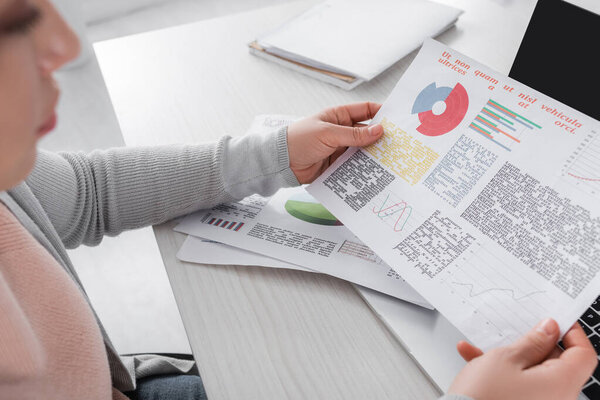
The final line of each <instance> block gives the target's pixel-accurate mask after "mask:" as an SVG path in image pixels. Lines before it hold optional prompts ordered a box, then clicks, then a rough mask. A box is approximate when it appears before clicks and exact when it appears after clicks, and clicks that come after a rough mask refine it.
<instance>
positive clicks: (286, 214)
mask: <svg viewBox="0 0 600 400" xmlns="http://www.w3.org/2000/svg"><path fill="white" fill-rule="evenodd" d="M295 119H296V118H294V117H290V116H285V115H272V116H269V115H263V116H258V117H257V118H256V119H255V121H254V123H253V124H252V126H251V127H250V129H249V130H248V132H247V134H261V133H265V132H269V131H272V130H273V129H277V128H278V127H279V126H283V125H287V124H289V123H290V122H291V121H293V120H295ZM175 230H176V231H178V232H182V233H187V234H189V235H191V236H190V237H189V238H188V239H187V240H186V242H185V244H184V246H183V247H182V248H181V249H180V251H179V253H178V255H177V256H178V258H179V259H181V260H183V261H188V262H199V263H206V264H224V265H227V264H236V265H259V266H266V267H279V268H291V269H302V270H308V271H313V272H321V273H325V274H329V275H332V276H336V277H338V278H341V279H345V280H347V281H349V282H352V283H356V284H358V285H361V286H365V287H368V288H371V289H374V290H376V291H378V292H381V293H385V294H387V295H390V296H393V297H396V298H399V299H403V300H406V301H409V302H411V303H414V304H418V305H421V306H423V307H427V308H431V306H430V305H429V303H427V302H426V301H425V300H424V299H423V298H422V297H421V296H420V295H419V294H418V293H417V292H415V291H414V290H413V289H412V288H411V287H410V286H409V285H408V284H406V282H404V280H403V279H402V278H401V277H400V276H399V275H398V274H397V273H396V272H394V270H393V269H392V268H390V267H389V266H388V265H387V264H386V263H384V262H383V261H382V260H381V258H379V257H378V256H377V255H376V254H375V253H374V252H373V251H372V250H371V249H369V248H368V247H367V246H365V245H364V244H363V243H362V242H361V241H360V240H359V239H358V238H357V237H356V236H355V235H354V234H353V233H352V232H350V231H349V230H348V229H347V228H346V227H345V226H344V225H343V224H342V223H341V222H340V221H338V220H337V219H336V218H335V217H334V216H333V215H331V213H329V212H328V211H327V210H326V209H325V208H324V207H323V206H322V205H321V204H319V203H318V202H317V201H316V200H315V199H314V198H312V196H310V195H309V194H308V193H307V192H306V190H305V189H304V187H296V188H287V189H281V190H279V191H278V192H277V193H276V194H275V195H273V196H272V197H269V198H265V197H262V196H259V195H252V196H249V197H247V198H245V199H244V200H242V201H240V202H237V203H229V204H222V205H219V206H217V207H215V208H213V209H210V210H202V211H198V212H196V213H193V214H191V215H189V216H188V217H186V218H185V219H184V220H183V221H182V222H181V223H180V224H179V225H177V226H176V227H175ZM201 238H205V239H210V241H207V240H202V239H201ZM267 255H268V256H267Z"/></svg>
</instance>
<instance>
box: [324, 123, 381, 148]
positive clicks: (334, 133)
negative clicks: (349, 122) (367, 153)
mask: <svg viewBox="0 0 600 400" xmlns="http://www.w3.org/2000/svg"><path fill="white" fill-rule="evenodd" d="M381 135H383V127H382V126H381V125H379V124H377V125H371V126H339V125H330V129H328V131H327V133H326V134H325V136H324V137H323V141H324V142H325V143H326V144H327V145H328V146H330V147H351V146H357V147H362V146H367V145H370V144H371V143H374V142H376V141H377V139H379V138H380V137H381Z"/></svg>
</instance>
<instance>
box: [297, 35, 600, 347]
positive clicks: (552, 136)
mask: <svg viewBox="0 0 600 400" xmlns="http://www.w3.org/2000/svg"><path fill="white" fill-rule="evenodd" d="M558 78H559V77H557V79H558ZM582 90H583V88H582ZM373 121H374V122H375V123H381V124H382V125H383V126H384V129H385V135H384V137H383V138H382V139H380V140H379V141H378V142H377V143H375V144H373V145H371V146H369V147H366V148H364V149H350V150H349V151H347V152H346V153H345V154H344V155H343V156H342V157H340V158H339V159H338V160H336V162H335V163H334V164H333V165H332V166H331V167H330V168H329V169H328V170H327V171H326V172H325V173H324V174H323V175H322V176H321V177H319V178H318V179H317V180H316V181H315V182H314V183H313V184H312V185H310V186H309V187H308V188H307V190H308V192H310V193H311V194H312V195H313V196H314V197H315V198H317V199H318V200H320V201H321V203H322V204H324V205H325V206H326V207H327V208H328V209H329V210H330V211H331V212H332V213H333V214H334V215H335V216H336V217H337V218H339V219H340V220H341V221H342V222H343V223H344V224H345V225H346V226H347V227H348V228H349V229H350V230H351V231H352V232H353V233H355V234H356V235H357V236H358V237H359V238H360V239H361V240H362V241H363V242H364V243H365V244H366V245H368V246H369V247H370V248H371V249H373V250H374V251H375V252H376V253H377V255H378V256H380V257H381V258H382V259H383V260H384V261H386V262H387V263H388V264H389V265H390V266H392V267H393V268H394V269H395V270H396V271H397V272H398V273H399V274H400V275H402V277H403V278H404V279H406V281H407V282H408V283H410V284H411V286H413V287H414V288H415V289H417V291H418V292H419V293H420V294H421V295H423V297H425V299H427V301H429V302H430V303H431V304H432V305H433V306H434V307H435V308H436V309H438V310H439V311H440V312H442V313H443V314H444V315H445V316H446V317H447V318H448V319H449V320H450V321H451V322H452V323H454V324H455V325H456V326H457V327H458V328H459V329H460V330H461V331H462V332H463V333H464V334H465V335H466V336H467V337H468V338H469V339H470V340H472V341H473V342H474V343H475V344H476V345H478V346H480V347H482V348H484V349H489V348H491V347H494V346H498V345H504V344H507V343H509V342H511V341H513V340H514V339H516V338H517V337H519V336H520V335H521V334H523V333H524V332H526V331H527V330H529V329H530V328H531V327H532V326H534V325H535V324H536V323H537V322H538V321H539V320H541V319H542V318H545V317H553V318H555V319H556V320H557V322H558V323H559V325H560V327H561V329H562V332H563V333H564V332H565V330H566V329H568V328H569V327H570V326H571V325H572V324H573V323H574V322H575V321H576V320H577V318H578V317H579V316H580V315H581V313H583V312H584V311H585V309H586V308H587V307H588V306H589V304H591V303H592V302H593V301H594V300H595V298H596V297H597V296H598V294H599V292H600V277H599V276H598V275H599V274H598V271H599V270H600V137H599V135H598V132H599V130H598V129H599V123H598V121H595V120H593V119H591V118H589V117H586V116H585V115H583V114H581V113H579V112H577V111H575V110H573V109H572V108H569V107H567V106H565V105H564V104H561V103H559V102H557V101H555V100H552V99H550V98H548V97H546V96H544V95H543V94H541V93H539V92H537V91H535V90H533V89H530V88H528V87H526V86H524V85H522V84H519V83H518V82H516V81H514V80H512V79H510V78H507V77H506V76H503V75H502V74H500V73H498V72H495V71H493V70H491V69H489V68H486V67H485V66H483V65H481V64H479V63H477V62H476V61H474V60H472V59H470V58H468V57H466V56H464V55H462V54H460V53H458V52H456V51H454V50H452V49H450V48H447V47H446V46H444V45H442V44H440V43H438V42H436V41H433V40H429V41H427V42H426V43H425V45H424V46H423V48H422V49H421V51H420V53H419V54H418V55H417V57H416V59H415V60H414V61H413V63H412V65H411V66H410V68H409V69H408V70H407V71H406V73H405V74H404V76H403V77H402V79H401V80H400V81H399V82H398V84H397V86H396V87H395V89H394V90H393V92H392V93H391V95H390V96H389V98H388V99H387V101H386V102H385V104H384V105H383V107H382V108H381V110H380V111H379V113H378V114H377V115H376V117H375V118H374V119H373Z"/></svg>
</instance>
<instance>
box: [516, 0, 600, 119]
mask: <svg viewBox="0 0 600 400" xmlns="http://www.w3.org/2000/svg"><path fill="white" fill-rule="evenodd" d="M599 48H600V16H599V15H597V14H594V13H593V12H591V11H587V10H585V9H583V8H580V7H578V6H576V5H573V4H571V3H569V2H566V1H563V0H538V3H537V5H536V7H535V10H534V12H533V15H532V17H531V20H530V21H529V25H528V27H527V31H526V32H525V36H524V37H523V41H522V42H521V46H520V47H519V51H518V52H517V56H516V58H515V61H514V63H513V66H512V68H511V70H510V74H509V76H510V77H511V78H513V79H516V80H517V81H519V82H521V83H524V84H526V85H527V86H530V87H532V88H534V89H536V90H538V91H540V92H542V93H544V94H546V95H548V96H550V97H552V98H554V99H556V100H559V101H561V102H562V103H565V104H567V105H568V106H571V107H573V108H575V109H576V110H578V111H581V112H582V113H584V114H587V115H589V116H590V117H592V118H594V119H596V120H600V61H599V58H600V56H599V54H598V49H599Z"/></svg>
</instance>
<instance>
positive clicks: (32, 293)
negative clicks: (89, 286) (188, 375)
mask: <svg viewBox="0 0 600 400" xmlns="http://www.w3.org/2000/svg"><path fill="white" fill-rule="evenodd" d="M0 399H2V400H4V399H48V400H50V399H62V400H70V399H73V400H75V399H77V400H80V399H90V400H91V399H103V400H108V399H126V397H125V396H124V395H122V394H121V393H120V392H118V391H117V390H113V388H112V387H111V378H110V370H109V367H108V359H107V356H106V351H105V348H104V342H103V340H102V334H101V333H100V329H99V327H98V324H97V323H96V320H95V319H94V315H93V313H92V311H91V309H90V307H89V306H88V304H87V303H86V301H85V300H84V298H83V297H82V294H81V292H80V290H79V289H78V287H77V286H76V285H75V283H74V282H73V281H72V280H71V278H70V277H69V276H68V274H67V273H66V271H65V270H64V269H63V268H62V267H61V266H60V265H59V264H58V262H57V261H56V260H55V259H54V258H53V257H52V256H51V255H50V253H48V252H47V251H46V250H45V249H44V247H43V246H42V245H40V244H39V243H38V242H37V241H36V240H35V239H34V238H33V237H32V236H31V235H30V234H29V232H27V231H26V230H25V228H24V227H23V226H21V224H20V223H19V222H18V221H17V219H16V218H15V217H14V216H13V215H12V213H11V212H10V211H9V210H8V209H7V208H6V207H5V206H4V204H2V203H0Z"/></svg>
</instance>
